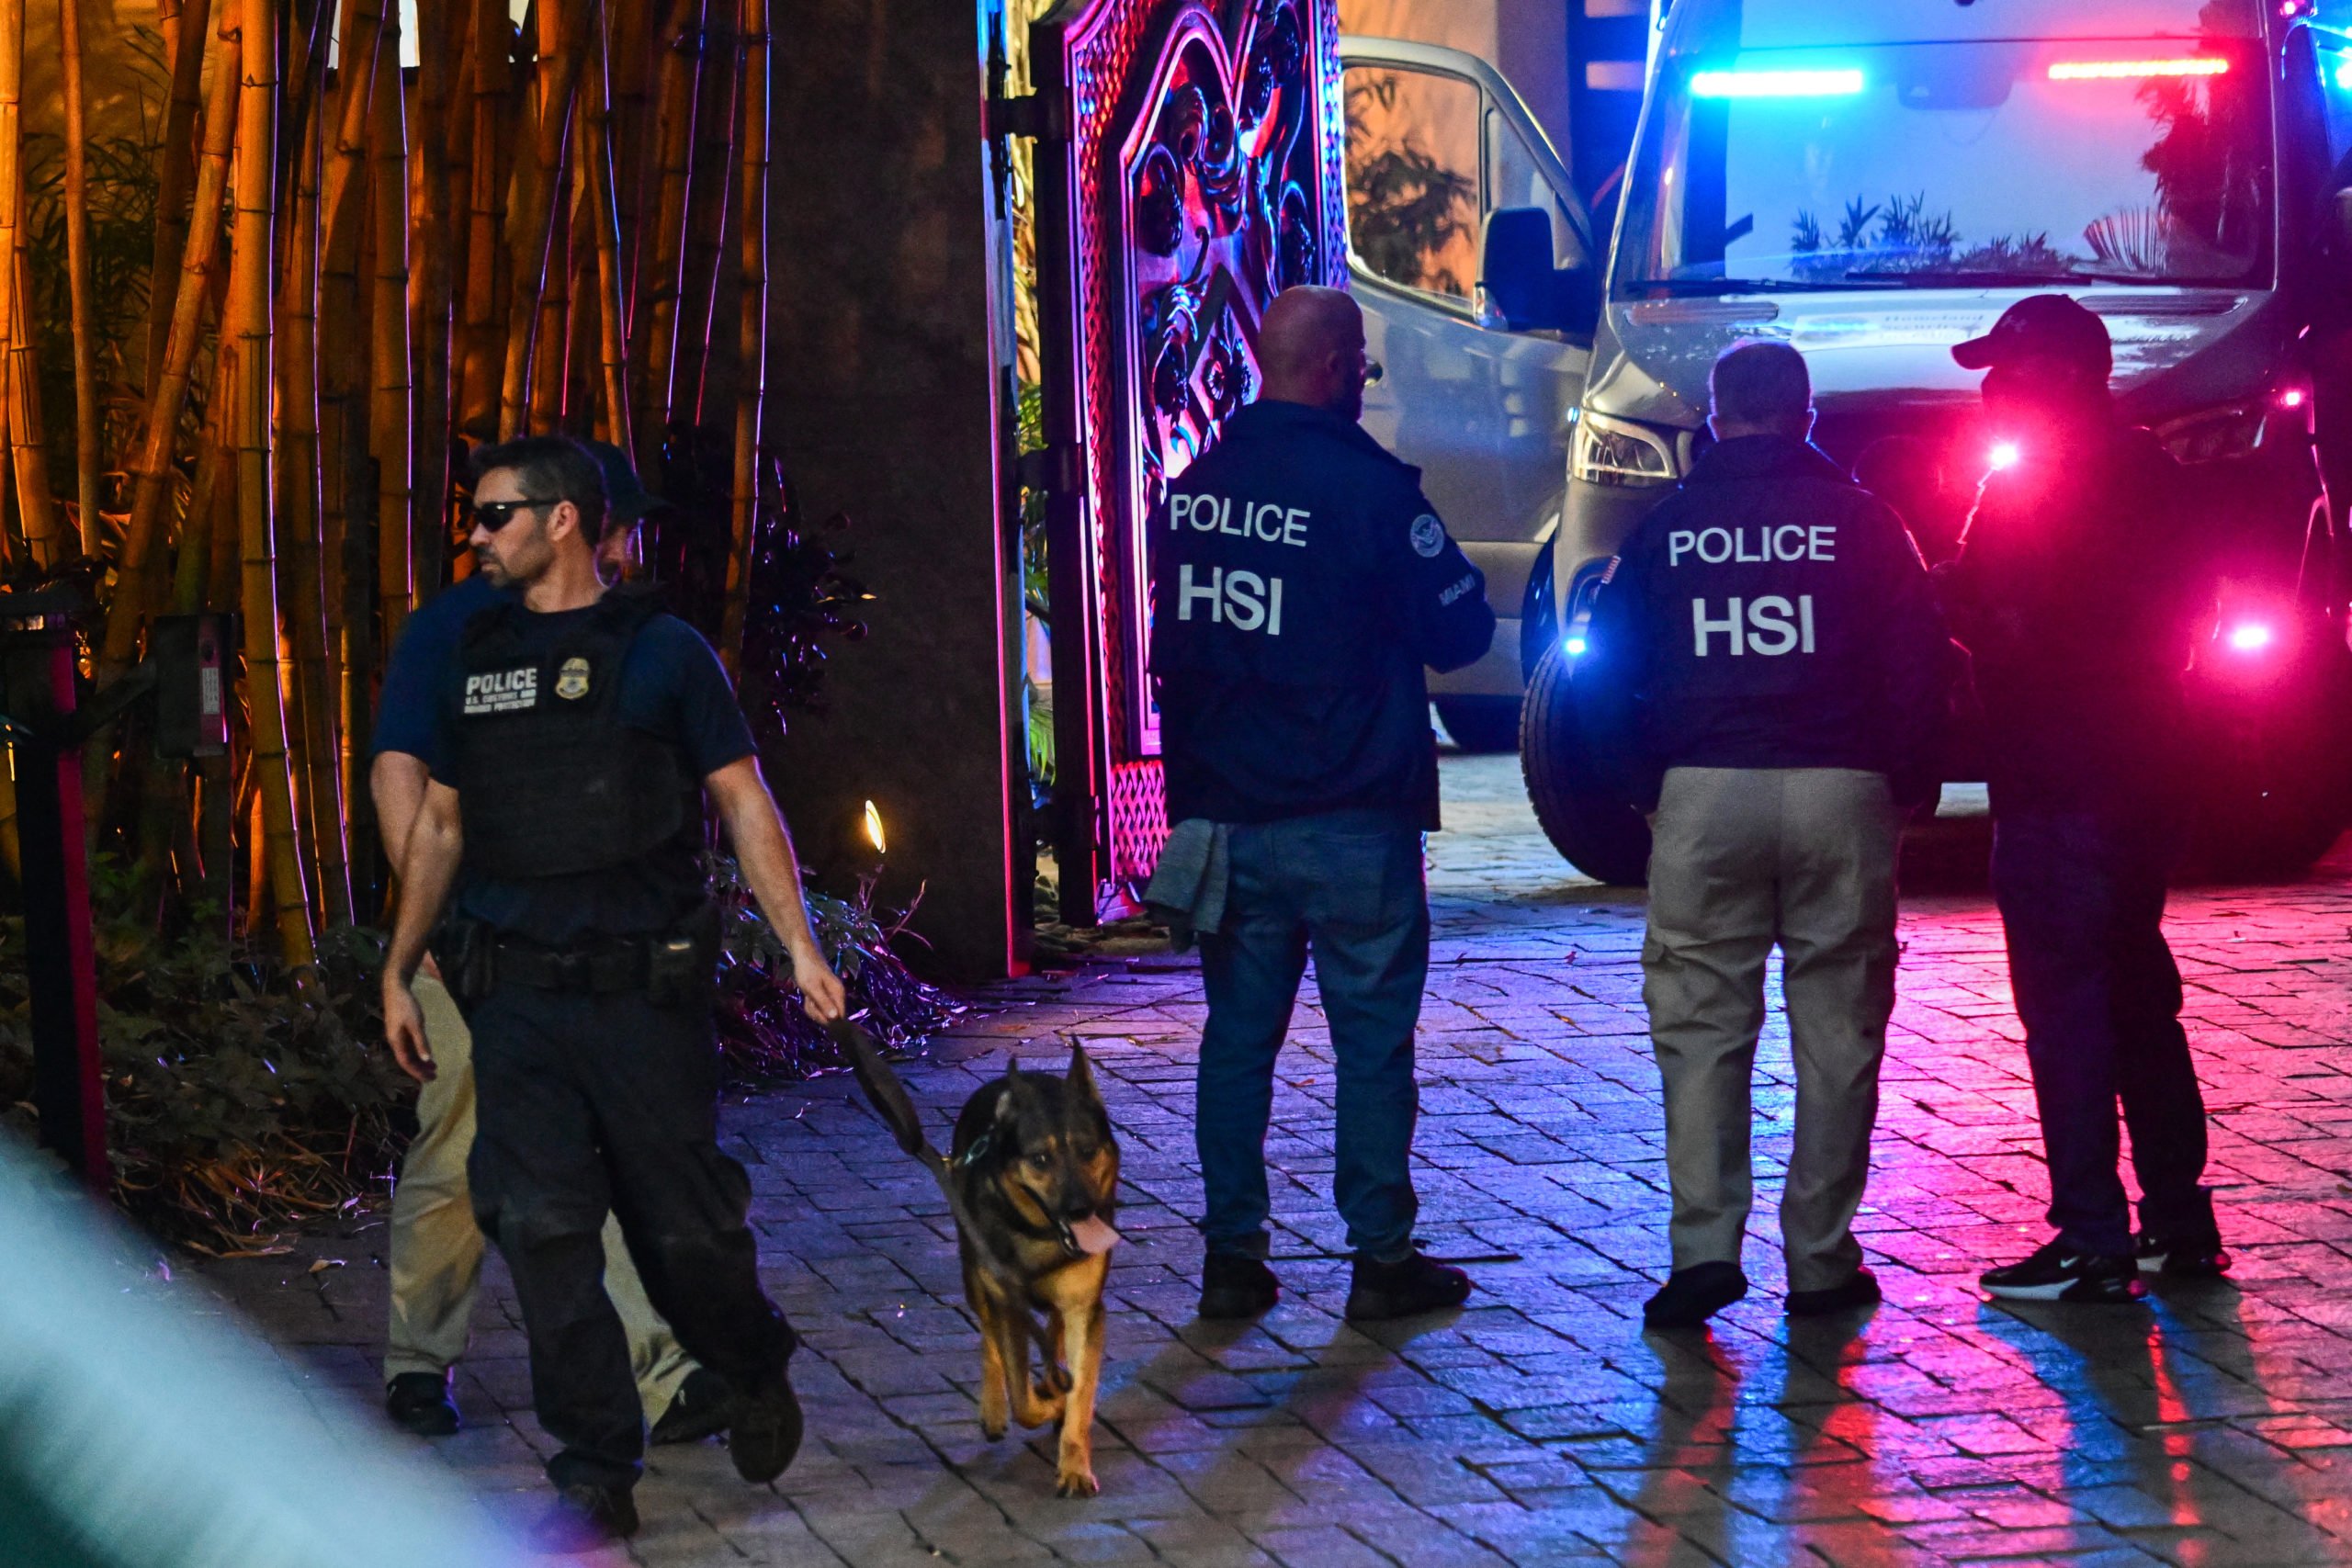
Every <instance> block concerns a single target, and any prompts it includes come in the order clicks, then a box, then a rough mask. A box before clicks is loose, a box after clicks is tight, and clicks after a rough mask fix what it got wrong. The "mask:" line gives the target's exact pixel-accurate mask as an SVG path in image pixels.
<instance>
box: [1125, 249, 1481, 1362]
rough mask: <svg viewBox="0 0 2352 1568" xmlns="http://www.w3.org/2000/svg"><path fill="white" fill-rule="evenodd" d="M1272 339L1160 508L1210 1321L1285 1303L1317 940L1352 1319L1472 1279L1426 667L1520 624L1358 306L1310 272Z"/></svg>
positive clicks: (1165, 733)
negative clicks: (1454, 1138) (1453, 1092)
mask: <svg viewBox="0 0 2352 1568" xmlns="http://www.w3.org/2000/svg"><path fill="white" fill-rule="evenodd" d="M1257 346H1258V353H1259V359H1260V363H1261V367H1262V368H1263V372H1264V377H1265V384H1264V389H1263V393H1262V395H1261V397H1260V398H1259V399H1258V400H1257V401H1256V402H1254V403H1251V404H1250V405H1249V406H1247V407H1245V408H1243V409H1241V410H1239V411H1238V412H1237V413H1235V414H1234V416H1233V417H1232V418H1231V419H1230V420H1229V421H1228V422H1227V424H1226V426H1225V429H1224V432H1223V434H1222V435H1221V436H1220V438H1219V440H1218V442H1217V445H1216V446H1215V447H1214V448H1213V449H1212V450H1210V451H1209V452H1208V453H1207V454H1206V455H1205V456H1204V457H1202V458H1201V459H1200V460H1199V461H1197V462H1195V463H1194V464H1193V465H1192V467H1191V468H1188V469H1186V470H1185V471H1184V473H1183V474H1182V476H1180V477H1179V478H1178V479H1176V481H1175V482H1174V483H1173V484H1172V485H1171V486H1170V495H1169V499H1168V503H1167V505H1166V506H1165V508H1164V509H1162V510H1160V511H1159V513H1158V515H1157V516H1156V518H1155V520H1154V526H1155V527H1156V528H1157V529H1158V530H1159V551H1158V561H1157V564H1156V566H1155V568H1154V579H1153V582H1152V594H1153V616H1154V621H1153V626H1154V630H1153V647H1152V666H1151V668H1152V676H1153V679H1154V681H1155V682H1157V685H1158V692H1159V711H1160V735H1161V744H1162V751H1163V755H1164V761H1165V765H1166V770H1167V772H1166V777H1167V788H1168V812H1169V819H1170V821H1171V822H1173V823H1175V824H1176V825H1177V826H1176V829H1175V830H1174V832H1173V834H1172V835H1171V837H1170V841H1169V845H1168V848H1167V852H1166V853H1165V854H1164V855H1163V858H1162V860H1161V863H1160V867H1159V872H1158V874H1156V875H1155V877H1154V879H1153V884H1152V886H1151V888H1150V889H1149V890H1148V893H1147V895H1146V897H1147V898H1148V900H1149V901H1150V902H1151V903H1153V904H1154V905H1156V906H1159V907H1160V908H1166V909H1170V910H1172V911H1174V912H1175V915H1176V918H1177V919H1179V920H1180V921H1181V922H1182V923H1183V924H1184V925H1186V926H1187V927H1188V928H1189V929H1191V930H1193V931H1196V932H1197V934H1198V936H1199V940H1200V944H1201V959H1202V974H1203V977H1204V983H1205V986H1206V989H1207V993H1208V1008H1209V1011H1208V1021H1207V1023H1206V1026H1205V1027H1204V1030H1203V1032H1202V1036H1201V1046H1200V1061H1199V1068H1198V1108H1197V1121H1196V1126H1195V1138H1196V1143H1197V1146H1198V1150H1199V1154H1200V1160H1201V1175H1202V1182H1203V1186H1204V1197H1205V1207H1206V1212H1205V1213H1204V1217H1203V1220H1202V1223H1201V1229H1202V1232H1203V1234H1204V1238H1205V1240H1206V1243H1207V1262H1206V1265H1205V1268H1204V1275H1203V1280H1202V1290H1201V1300H1200V1312H1201V1315H1202V1316H1204V1317H1208V1318H1240V1317H1250V1316H1255V1315H1257V1314H1260V1313H1262V1312H1264V1311H1265V1310H1266V1309H1267V1308H1269V1307H1271V1306H1272V1304H1273V1303H1274V1301H1275V1299H1276V1297H1277V1295H1278V1293H1279V1290H1280V1286H1279V1281H1278V1280H1276V1278H1275V1275H1274V1273H1273V1270H1272V1269H1271V1268H1269V1267H1268V1266H1267V1263H1266V1261H1265V1258H1266V1255H1267V1251H1268V1238H1267V1229H1266V1226H1267V1220H1268V1216H1269V1213H1270V1200H1269V1196H1268V1192H1267V1187H1266V1162H1265V1140H1266V1129H1267V1124H1268V1122H1269V1119H1270V1117H1271V1115H1272V1097H1273V1073H1274V1063H1275V1058H1276V1056H1277V1055H1279V1053H1280V1052H1281V1050H1282V1047H1283V1038H1284V1036H1285V1034H1286V1033H1287V1032H1288V1029H1289V1026H1290V1019H1291V1010H1292V1007H1293V1004H1294V1003H1295V1000H1296V998H1297V994H1298V986H1299V981H1300V979H1301V978H1302V977H1303V976H1304V974H1305V971H1306V964H1307V960H1308V958H1309V956H1310V954H1311V955H1312V957H1313V960H1314V963H1315V972H1316V980H1317V986H1318V987H1319V988H1320V990H1321V993H1322V1000H1323V1008H1324V1013H1325V1017H1326V1019H1327V1021H1328V1022H1329V1027H1330V1032H1331V1051H1332V1055H1333V1057H1334V1058H1335V1062H1336V1066H1337V1077H1338V1084H1337V1091H1336V1096H1335V1099H1336V1101H1337V1111H1338V1132H1337V1139H1336V1145H1337V1146H1336V1149H1335V1155H1336V1159H1337V1165H1336V1168H1335V1170H1334V1172H1333V1177H1332V1187H1333V1196H1334V1198H1335V1199H1336V1200H1337V1202H1338V1205H1339V1209H1340V1214H1341V1216H1342V1217H1343V1218H1344V1219H1345V1221H1346V1222H1347V1239H1348V1247H1349V1248H1350V1250H1351V1253H1352V1254H1353V1258H1354V1274H1353V1278H1352V1281H1351V1289H1350V1291H1349V1293H1348V1302H1347V1315H1348V1316H1350V1317H1351V1318H1357V1319H1371V1318H1386V1317H1398V1316H1404V1315H1408V1314H1415V1313H1421V1312H1427V1311H1431V1310H1435V1309H1438V1308H1443V1307H1452V1306H1457V1305H1459V1304H1460V1303H1462V1302H1463V1301H1464V1298H1466V1297H1467V1296H1468V1294H1469V1292H1470V1281H1469V1279H1468V1277H1467V1276H1466V1275H1464V1273H1463V1272H1462V1271H1461V1270H1460V1269H1453V1268H1448V1267H1445V1266H1443V1265H1442V1264H1439V1263H1437V1262H1435V1261H1433V1260H1431V1259H1430V1258H1426V1257H1424V1256H1423V1255H1422V1254H1421V1253H1420V1252H1419V1250H1418V1249H1417V1248H1416V1247H1415V1246H1414V1242H1413V1220H1414V1216H1415V1213H1417V1201H1416V1199H1415V1196H1414V1191H1413V1181H1412V1175H1411V1171H1410V1169H1409V1157H1410V1152H1411V1145H1412V1136H1413V1124H1414V1121H1415V1117H1416V1114H1417V1111H1418V1106H1419V1098H1418V1089H1417V1087H1416V1085H1415V1082H1414V1066H1413V1035H1414V1028H1415V1025H1416V1023H1417V1021H1418V1020H1419V1014H1420V1003H1421V988H1422V984H1423V981H1424V980H1425V979H1426V977H1427V975H1428V968H1429V936H1430V926H1429V908H1428V901H1427V897H1426V895H1425V893H1424V890H1423V885H1422V877H1421V838H1420V835H1421V833H1422V831H1423V830H1424V829H1429V828H1433V827H1435V826H1436V811H1437V757H1436V745H1435V741H1434V739H1432V737H1431V734H1430V726H1429V692H1428V687H1427V683H1426V678H1425V675H1424V666H1434V667H1436V668H1438V669H1441V670H1445V669H1453V668H1456V667H1458V666H1461V665H1464V664H1467V663H1469V662H1471V661H1472V660H1475V659H1476V658H1478V657H1479V656H1480V655H1481V654H1483V653H1484V652H1485V651H1486V649H1487V643H1488V642H1489V641H1490V640H1491V639H1492V637H1493V635H1494V626H1495V618H1494V614H1493V612H1492V611H1491V610H1489V609H1488V608H1487V596H1486V584H1485V581H1484V580H1483V579H1482V578H1481V577H1480V575H1479V573H1478V571H1477V570H1476V568H1474V567H1473V566H1471V565H1470V563H1469V561H1468V560H1466V559H1465V558H1464V556H1463V554H1462V552H1461V550H1460V549H1459V548H1458V547H1456V546H1455V545H1454V543H1453V540H1452V539H1451V538H1450V537H1448V536H1447V534H1446V531H1445V525H1443V524H1442V522H1440V521H1439V519H1438V516H1437V514H1436V513H1435V512H1434V511H1433V510H1432V509H1431V508H1430V504H1429V502H1428V501H1427V500H1426V499H1424V498H1423V496H1422V495H1421V493H1420V487H1419V472H1418V470H1416V469H1414V468H1409V467H1408V466H1407V465H1405V464H1403V463H1401V462H1398V461H1397V459H1396V458H1395V457H1391V456H1390V455H1389V454H1388V453H1387V452H1386V451H1385V450H1384V449H1383V448H1382V447H1381V446H1380V445H1379V444H1378V443H1377V442H1375V441H1374V440H1373V438H1372V437H1371V436H1369V435H1367V434H1364V432H1363V429H1362V428H1361V426H1360V425H1359V424H1358V423H1357V420H1358V418H1359V417H1360V416H1361V414H1362V412H1363V389H1364V385H1365V383H1366V381H1368V380H1369V379H1371V378H1373V377H1374V376H1375V375H1376V374H1377V369H1376V367H1374V365H1373V364H1372V362H1371V361H1370V360H1369V359H1368V358H1366V356H1365V353H1364V337H1363V315H1362V313H1361V312H1360V311H1359V310H1358V309H1357V307H1356V305H1355V303H1354V301H1353V300H1351V299H1349V298H1348V297H1347V295H1345V294H1344V293H1341V292H1340V291H1339V290H1336V289H1329V288H1293V289H1290V290H1288V291H1286V292H1285V293H1283V295H1282V296H1280V297H1279V298H1278V299H1275V300H1274V302H1273V303H1272V306H1271V307H1269V309H1268V310H1267V312H1266V315H1265V318H1264V321H1263V322H1262V324H1261V329H1260V334H1259V340H1258V345H1257Z"/></svg>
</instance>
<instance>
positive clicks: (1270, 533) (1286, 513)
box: [1168, 494, 1315, 549]
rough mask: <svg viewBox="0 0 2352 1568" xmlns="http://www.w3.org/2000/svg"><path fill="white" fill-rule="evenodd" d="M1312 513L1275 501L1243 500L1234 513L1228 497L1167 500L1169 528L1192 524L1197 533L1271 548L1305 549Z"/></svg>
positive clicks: (1179, 496) (1312, 518)
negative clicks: (1259, 541)
mask: <svg viewBox="0 0 2352 1568" xmlns="http://www.w3.org/2000/svg"><path fill="white" fill-rule="evenodd" d="M1314 516H1315V514H1314V513H1311V512H1308V511H1307V510H1306V508H1304V507H1298V506H1293V507H1288V508H1285V507H1283V505H1282V504H1281V503H1280V502H1272V501H1265V502H1259V501H1245V502H1240V503H1239V511H1238V513H1237V512H1236V510H1235V502H1234V499H1233V498H1232V497H1231V496H1229V495H1183V494H1177V495H1171V496H1170V497H1169V498H1168V529H1169V532H1170V533H1174V532H1175V531H1176V530H1177V529H1179V528H1182V527H1183V526H1184V525H1186V524H1188V523H1189V524H1191V525H1193V530H1194V531H1195V532H1197V533H1202V534H1230V535H1232V536H1234V537H1235V538H1237V539H1263V540H1264V541H1265V542H1266V543H1268V544H1270V545H1295V546H1297V547H1300V548H1302V549H1303V548H1305V547H1306V525H1307V524H1308V523H1310V522H1311V521H1313V520H1314Z"/></svg>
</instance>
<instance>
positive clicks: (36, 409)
mask: <svg viewBox="0 0 2352 1568" xmlns="http://www.w3.org/2000/svg"><path fill="white" fill-rule="evenodd" d="M24 174H25V170H24V165H23V164H18V165H17V203H18V206H19V209H21V208H22V204H23V202H24V197H25V191H24ZM15 272H16V298H17V310H16V318H17V327H18V328H19V329H20V330H18V331H17V332H16V333H12V334H11V335H10V337H9V339H8V363H9V369H10V373H11V374H12V375H14V376H15V378H16V380H15V381H14V382H13V383H12V387H13V393H12V396H13V402H12V405H11V407H10V408H9V410H8V438H9V440H11V441H12V442H15V443H16V451H15V454H14V457H15V460H16V466H17V511H18V512H19V513H22V514H23V515H24V519H25V538H26V540H27V541H28V543H29V544H30V545H31V547H32V552H33V558H34V559H36V560H40V561H45V562H49V563H52V564H53V563H55V562H57V561H61V560H63V559H64V558H65V557H66V554H67V552H68V551H70V550H71V549H73V548H74V545H73V544H69V543H68V540H69V538H70V537H71V536H69V535H67V534H66V533H65V532H64V531H63V527H62V524H61V523H60V522H59V521H58V516H57V494H56V492H55V491H52V490H51V489H50V486H49V435H48V432H47V427H46V424H45V423H44V422H43V420H42V418H41V406H40V347H39V339H38V336H37V334H36V333H35V331H34V327H33V318H32V313H31V312H32V305H31V301H32V298H33V260H32V233H31V231H30V230H28V229H27V228H26V227H25V226H24V225H22V224H19V225H17V253H16V268H15Z"/></svg>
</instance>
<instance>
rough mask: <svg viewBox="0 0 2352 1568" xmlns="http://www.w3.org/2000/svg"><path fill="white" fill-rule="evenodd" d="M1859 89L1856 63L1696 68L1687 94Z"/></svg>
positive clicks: (1810, 93)
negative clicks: (1797, 67) (1792, 67)
mask: <svg viewBox="0 0 2352 1568" xmlns="http://www.w3.org/2000/svg"><path fill="white" fill-rule="evenodd" d="M1861 90H1862V73H1861V69H1860V67H1859V66H1852V65H1846V66H1836V67H1830V68H1826V69H1814V70H1783V71H1746V70H1741V69H1738V68H1736V67H1735V68H1734V69H1732V70H1729V71H1700V72H1696V73H1693V74H1692V75H1691V96H1693V97H1700V98H1849V97H1851V96H1854V95H1855V94H1857V93H1859V92H1860V91H1861Z"/></svg>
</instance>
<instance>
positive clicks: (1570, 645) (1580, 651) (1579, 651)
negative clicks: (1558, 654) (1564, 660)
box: [1560, 637, 1585, 659]
mask: <svg viewBox="0 0 2352 1568" xmlns="http://www.w3.org/2000/svg"><path fill="white" fill-rule="evenodd" d="M1560 646H1561V647H1562V648H1565V649H1567V650H1568V657H1569V658H1570V659H1580V658H1582V657H1583V656H1584V649H1585V640H1584V638H1582V637H1570V638H1568V639H1567V640H1566V642H1564V643H1562V644H1561V645H1560Z"/></svg>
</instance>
